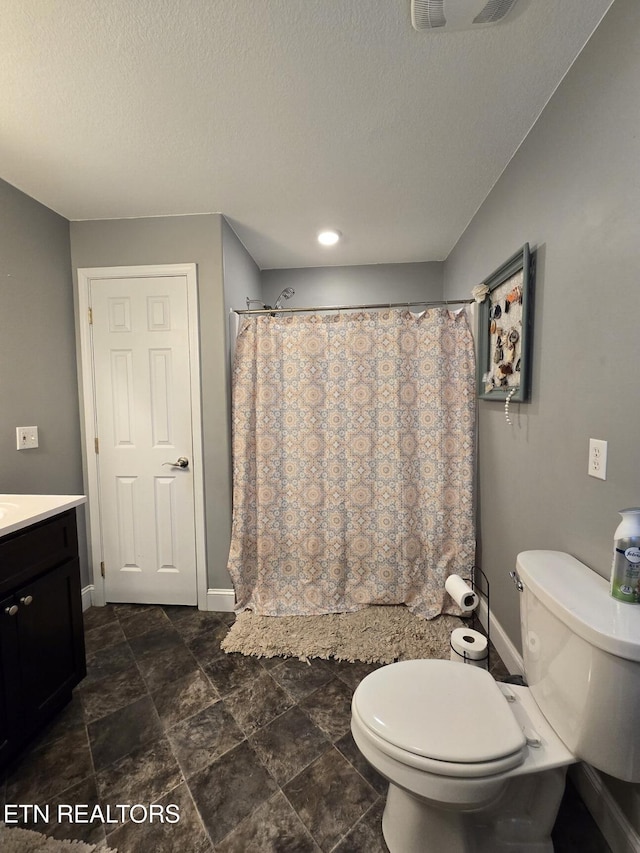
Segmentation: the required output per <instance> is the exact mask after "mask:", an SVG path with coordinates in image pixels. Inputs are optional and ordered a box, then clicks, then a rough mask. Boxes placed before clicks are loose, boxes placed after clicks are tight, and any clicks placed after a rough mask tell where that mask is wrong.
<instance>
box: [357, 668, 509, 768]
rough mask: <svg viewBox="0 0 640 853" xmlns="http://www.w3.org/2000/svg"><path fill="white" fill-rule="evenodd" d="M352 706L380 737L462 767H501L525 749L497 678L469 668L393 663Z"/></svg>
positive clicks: (366, 684)
mask: <svg viewBox="0 0 640 853" xmlns="http://www.w3.org/2000/svg"><path fill="white" fill-rule="evenodd" d="M353 702H354V705H355V707H356V709H357V712H358V714H359V716H360V719H361V720H362V722H363V723H364V725H366V726H367V727H368V728H369V729H371V730H372V731H373V732H375V734H377V735H378V736H379V737H381V738H382V739H383V740H385V741H387V742H388V743H390V744H393V746H395V747H398V748H400V749H403V750H405V751H406V752H410V753H413V754H415V755H421V756H424V757H426V758H433V759H436V760H439V761H448V762H451V763H460V764H470V763H479V762H487V761H497V760H498V759H501V758H504V757H505V756H508V755H512V754H513V753H516V752H520V751H521V750H522V749H523V747H524V746H525V744H526V739H525V736H524V734H523V732H522V729H521V728H520V726H519V725H518V723H517V721H516V719H515V717H514V715H513V714H512V713H511V710H510V708H509V704H508V702H507V700H506V699H505V697H504V696H503V695H502V693H501V692H500V688H499V687H498V685H497V684H496V682H495V681H494V679H493V677H492V676H491V675H489V673H488V672H487V671H486V670H484V669H481V668H479V667H475V666H471V665H470V664H462V663H458V662H456V661H444V660H411V661H402V662H401V663H394V664H391V665H390V666H385V667H382V668H381V669H378V670H376V671H375V672H372V673H371V674H370V675H368V676H367V677H366V678H365V679H363V681H361V682H360V684H359V686H358V688H357V690H356V692H355V693H354V696H353Z"/></svg>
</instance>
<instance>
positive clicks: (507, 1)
mask: <svg viewBox="0 0 640 853" xmlns="http://www.w3.org/2000/svg"><path fill="white" fill-rule="evenodd" d="M517 2H518V0H411V23H412V24H413V26H414V28H415V29H416V30H433V31H434V32H452V31H453V30H476V29H481V28H482V27H489V26H491V25H493V24H498V23H500V21H502V20H504V18H505V16H506V15H508V14H509V12H510V11H511V10H512V9H513V7H514V6H515V5H516V3H517ZM526 3H527V0H523V2H522V7H524V6H525V5H526Z"/></svg>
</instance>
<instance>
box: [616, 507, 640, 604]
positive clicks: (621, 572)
mask: <svg viewBox="0 0 640 853" xmlns="http://www.w3.org/2000/svg"><path fill="white" fill-rule="evenodd" d="M620 515H621V516H622V521H621V522H620V524H619V525H618V526H617V528H616V532H615V533H614V534H613V565H612V567H611V595H612V596H613V597H614V598H616V599H618V601H627V602H629V603H630V604H640V507H637V506H636V507H629V509H621V510H620Z"/></svg>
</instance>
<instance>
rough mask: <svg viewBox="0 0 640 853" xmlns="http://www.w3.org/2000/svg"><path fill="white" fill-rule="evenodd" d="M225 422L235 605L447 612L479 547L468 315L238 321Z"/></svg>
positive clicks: (274, 609) (306, 610)
mask: <svg viewBox="0 0 640 853" xmlns="http://www.w3.org/2000/svg"><path fill="white" fill-rule="evenodd" d="M232 419H233V531H232V542H231V549H230V554H229V566H228V568H229V572H230V575H231V578H232V580H233V584H234V587H235V591H236V610H237V611H241V610H244V609H250V610H253V611H254V612H255V613H257V614H261V615H265V616H283V615H314V614H321V613H340V612H348V611H354V610H358V609H360V608H362V607H365V606H367V605H370V604H405V605H407V607H408V608H410V609H411V610H412V611H413V612H415V613H417V614H418V615H420V616H423V617H425V618H427V619H431V618H433V617H435V616H437V615H439V614H440V613H441V612H446V611H445V609H444V606H445V601H446V600H447V598H446V596H445V591H444V582H445V580H446V578H447V576H448V575H449V574H451V573H453V572H458V573H461V574H465V575H467V576H468V575H469V572H470V570H471V567H472V566H473V562H474V555H475V530H474V513H473V494H472V489H473V470H474V459H473V457H474V430H475V384H474V349H473V341H472V336H471V332H470V329H469V325H468V322H467V316H466V313H465V312H464V311H463V312H457V313H455V314H454V313H453V312H450V311H449V310H447V309H445V308H442V309H440V308H439V309H430V310H428V311H427V312H425V313H423V314H421V315H415V314H412V313H411V312H410V311H408V310H401V311H397V310H383V311H379V312H377V311H376V312H371V313H366V312H357V313H349V314H341V313H338V314H334V315H318V314H314V315H311V316H309V315H306V316H302V315H275V316H268V315H267V316H258V317H250V318H245V319H244V321H243V322H242V324H241V327H240V330H239V334H238V339H237V342H236V355H235V360H234V369H233V405H232Z"/></svg>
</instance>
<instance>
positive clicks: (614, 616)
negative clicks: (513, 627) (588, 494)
mask: <svg viewBox="0 0 640 853" xmlns="http://www.w3.org/2000/svg"><path fill="white" fill-rule="evenodd" d="M516 568H517V572H518V576H519V578H520V580H521V581H522V584H523V590H522V592H521V600H520V617H521V619H520V621H521V627H522V648H523V657H524V668H525V677H526V680H527V683H528V685H529V687H530V689H531V693H532V695H533V698H534V699H535V701H536V703H537V705H538V707H539V708H540V710H541V711H542V713H543V714H544V716H545V717H546V719H547V720H548V721H549V723H550V724H551V726H552V727H553V729H554V730H555V732H556V733H557V734H558V735H559V737H560V738H561V739H562V741H563V742H564V743H565V745H566V746H567V747H568V749H570V750H571V752H572V753H573V754H574V755H575V756H576V758H579V759H581V760H583V761H586V762H588V763H589V764H592V765H593V766H594V767H596V768H598V769H599V770H602V771H603V772H605V773H608V774H610V775H611V776H615V777H616V778H618V779H624V780H625V781H627V782H640V605H637V604H636V605H634V604H628V603H626V602H622V601H616V600H615V599H613V598H612V597H611V596H610V594H609V583H608V582H607V581H606V580H605V579H604V578H602V577H600V575H598V574H597V573H596V572H594V571H593V570H592V569H590V568H589V567H588V566H585V565H584V563H581V562H579V561H578V560H576V559H575V558H574V557H572V556H570V555H569V554H564V553H562V552H560V551H524V552H523V553H521V554H519V555H518V558H517V563H516Z"/></svg>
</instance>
